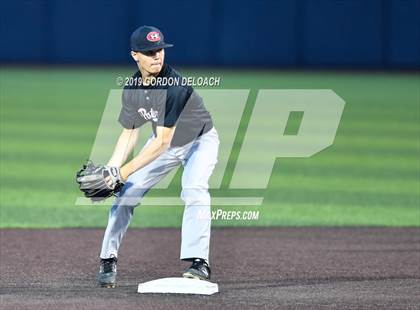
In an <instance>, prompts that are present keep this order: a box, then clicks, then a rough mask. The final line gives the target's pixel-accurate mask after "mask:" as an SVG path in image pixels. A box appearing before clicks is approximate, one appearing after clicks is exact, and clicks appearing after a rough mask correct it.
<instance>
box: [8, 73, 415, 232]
mask: <svg viewBox="0 0 420 310" xmlns="http://www.w3.org/2000/svg"><path fill="white" fill-rule="evenodd" d="M182 72H183V73H184V75H211V76H214V75H218V74H220V75H221V76H222V87H223V88H226V89H230V88H237V89H251V93H250V96H249V100H248V102H247V105H246V109H245V113H244V115H243V119H242V123H241V125H240V131H239V133H238V134H237V136H236V140H235V145H234V150H233V151H232V153H231V154H230V162H229V163H228V166H227V171H226V173H225V176H224V179H223V182H222V189H221V190H213V191H212V194H213V196H235V195H239V196H240V195H249V196H264V203H263V205H262V206H260V207H234V206H224V207H218V206H214V207H213V209H214V210H216V209H219V208H220V209H223V210H259V212H260V216H259V219H258V220H257V221H226V220H216V221H214V222H213V223H214V226H256V225H260V226H279V225H281V226H290V225H292V226H304V225H334V226H346V225H358V226H359V225H370V226H420V209H419V208H420V207H419V203H420V202H419V187H420V184H419V174H420V167H419V158H420V152H419V135H420V129H419V121H420V120H419V105H420V79H419V75H414V74H378V73H371V74H369V73H348V74H346V73H330V72H328V73H322V72H321V73H302V72H278V71H277V72H276V71H267V72H266V71H239V72H235V71H221V72H216V71H194V72H192V71H189V72H188V71H186V70H183V71H182ZM130 73H131V68H107V69H95V68H83V69H75V70H70V69H49V70H47V69H23V68H19V69H18V68H5V69H2V70H1V71H0V91H1V92H0V96H1V97H0V99H1V149H0V154H1V167H0V168H1V178H0V182H1V193H0V194H1V197H0V198H1V200H0V203H1V205H0V206H1V213H0V215H1V222H0V227H3V228H4V227H102V226H104V225H105V224H106V220H107V212H108V207H105V206H96V207H92V206H76V205H75V204H74V203H75V199H76V197H78V196H79V192H78V190H77V187H76V185H75V183H74V174H75V171H76V170H77V169H78V168H79V166H80V164H81V163H82V162H83V161H84V160H85V159H86V158H87V157H88V156H89V154H90V150H91V147H92V143H93V141H94V139H95V135H96V130H97V127H98V125H99V122H100V119H101V115H102V112H103V110H104V106H105V102H106V99H107V96H108V92H109V89H111V88H116V86H115V78H116V77H117V76H120V75H121V76H126V75H129V74H130ZM267 88H283V89H332V90H334V91H335V92H336V93H337V94H338V95H339V96H341V97H342V98H343V99H344V100H345V101H346V107H345V110H344V114H343V116H342V121H341V123H340V127H339V130H338V132H337V136H336V139H335V142H334V144H333V145H332V146H331V147H329V148H327V149H326V150H324V151H322V152H320V153H318V154H316V155H314V156H312V157H311V158H282V159H277V161H276V164H275V167H274V169H273V173H272V175H271V178H270V182H269V186H268V188H267V189H266V190H247V191H241V190H228V189H227V187H228V184H229V180H230V178H231V176H232V173H233V168H234V165H235V160H236V159H237V157H238V150H239V147H240V146H241V143H242V139H243V136H244V132H245V130H246V127H247V122H248V121H249V118H250V112H251V111H252V108H253V105H254V99H255V97H256V94H257V90H258V89H267ZM274 117H275V116H274ZM300 119H301V116H299V115H297V116H296V115H295V116H293V115H292V116H291V118H290V120H289V121H290V122H289V124H288V130H290V133H292V134H293V133H294V132H296V130H297V127H296V126H298V124H299V122H300ZM177 176H178V177H176V178H175V179H174V181H173V182H172V185H171V187H170V188H169V190H166V191H162V190H155V191H152V192H151V193H150V195H151V196H160V195H165V196H173V195H179V191H180V189H179V183H180V182H179V173H178V175H177ZM182 211H183V208H182V207H180V206H172V207H171V206H142V207H140V208H137V209H136V211H135V216H134V218H133V222H132V226H135V227H156V226H160V227H162V226H170V227H178V226H180V223H181V218H182Z"/></svg>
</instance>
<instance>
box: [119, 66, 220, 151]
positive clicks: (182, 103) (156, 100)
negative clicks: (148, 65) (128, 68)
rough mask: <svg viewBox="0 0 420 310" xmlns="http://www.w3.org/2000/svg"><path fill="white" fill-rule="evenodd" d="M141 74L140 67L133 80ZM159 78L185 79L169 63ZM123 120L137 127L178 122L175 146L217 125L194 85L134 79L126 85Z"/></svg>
mask: <svg viewBox="0 0 420 310" xmlns="http://www.w3.org/2000/svg"><path fill="white" fill-rule="evenodd" d="M139 78H141V73H140V71H137V72H136V73H135V74H134V75H133V80H134V81H138V80H139ZM157 78H172V79H173V80H175V79H177V80H178V81H181V79H182V76H181V75H180V74H179V73H178V72H177V71H176V70H174V69H173V68H171V67H170V66H169V65H164V66H163V68H162V70H161V72H160V73H159V75H158V76H157ZM122 103H123V106H122V109H121V113H120V116H119V119H118V120H119V122H120V123H121V125H122V126H123V127H124V128H127V129H134V128H138V127H140V126H142V125H144V124H145V123H147V122H151V124H152V128H153V131H154V133H155V134H156V127H157V126H163V127H169V128H170V127H173V126H176V129H175V133H174V137H173V139H172V142H171V146H182V145H185V144H187V143H189V142H191V141H193V140H195V139H196V138H198V137H199V136H201V135H203V134H204V133H206V132H208V131H209V130H210V129H212V128H213V122H212V119H211V116H210V114H209V112H208V111H207V110H206V108H205V107H204V103H203V99H202V98H201V97H200V96H199V95H198V94H197V93H196V92H195V91H194V89H193V88H192V87H191V86H187V85H182V83H180V84H178V85H172V86H171V85H170V84H169V83H167V84H162V85H157V86H144V85H142V84H141V83H133V85H128V86H125V87H124V91H123V97H122Z"/></svg>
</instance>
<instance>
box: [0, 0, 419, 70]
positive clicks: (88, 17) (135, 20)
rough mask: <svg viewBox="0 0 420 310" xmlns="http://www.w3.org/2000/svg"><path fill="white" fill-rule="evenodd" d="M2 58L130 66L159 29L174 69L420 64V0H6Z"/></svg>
mask: <svg viewBox="0 0 420 310" xmlns="http://www.w3.org/2000/svg"><path fill="white" fill-rule="evenodd" d="M0 12H1V15H2V17H1V37H2V44H1V49H0V62H1V63H22V62H24V63H40V64H62V63H64V64H71V63H74V64H127V63H129V62H130V61H131V60H130V57H129V53H128V50H129V42H128V39H129V35H130V33H131V32H132V31H133V30H134V29H135V28H136V27H137V26H139V25H143V24H148V25H156V26H157V27H159V28H161V29H162V31H163V32H164V33H165V35H166V38H167V41H169V42H173V43H174V44H175V48H173V49H172V50H171V52H170V53H168V58H169V60H170V61H171V62H172V63H175V64H177V65H192V66H195V65H200V66H214V65H217V66H229V67H232V66H233V67H234V66H238V67H239V66H263V67H273V66H276V67H358V68H420V0H281V1H280V0H278V1H276V0H247V1H246V0H242V1H240V0H229V1H222V0H201V1H194V0H176V1H175V0H172V1H169V0H167V1H164V0H155V1H138V0H123V1H117V0H112V1H111V0H89V1H87V0H71V1H70V0H13V1H12V0H8V1H1V3H0Z"/></svg>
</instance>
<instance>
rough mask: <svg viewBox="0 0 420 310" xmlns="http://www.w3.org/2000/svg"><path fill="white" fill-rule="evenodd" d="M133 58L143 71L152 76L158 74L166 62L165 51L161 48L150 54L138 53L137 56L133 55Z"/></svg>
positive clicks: (149, 52)
mask: <svg viewBox="0 0 420 310" xmlns="http://www.w3.org/2000/svg"><path fill="white" fill-rule="evenodd" d="M133 58H134V59H135V60H136V61H137V62H138V64H139V65H140V67H141V68H142V69H143V70H145V71H147V72H149V73H150V74H157V73H159V72H160V70H162V66H163V62H164V60H165V50H164V49H163V48H161V49H158V50H154V51H148V52H141V53H140V52H136V53H135V55H133Z"/></svg>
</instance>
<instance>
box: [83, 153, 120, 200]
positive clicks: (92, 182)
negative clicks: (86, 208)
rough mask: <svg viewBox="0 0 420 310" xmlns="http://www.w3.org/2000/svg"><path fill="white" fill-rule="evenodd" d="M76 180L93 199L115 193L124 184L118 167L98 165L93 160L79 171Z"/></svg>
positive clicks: (104, 197) (86, 194)
mask: <svg viewBox="0 0 420 310" xmlns="http://www.w3.org/2000/svg"><path fill="white" fill-rule="evenodd" d="M76 182H77V183H78V184H79V188H80V190H81V191H82V192H83V193H84V194H85V196H86V197H88V198H90V199H92V201H101V200H104V199H106V198H108V197H110V196H112V195H115V194H116V193H117V192H119V191H120V190H121V188H122V187H123V185H124V183H123V182H122V178H121V174H120V169H119V168H118V167H110V166H96V165H95V164H94V163H92V162H91V161H89V162H87V163H86V164H84V165H83V167H82V169H80V170H79V171H78V172H77V174H76Z"/></svg>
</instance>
